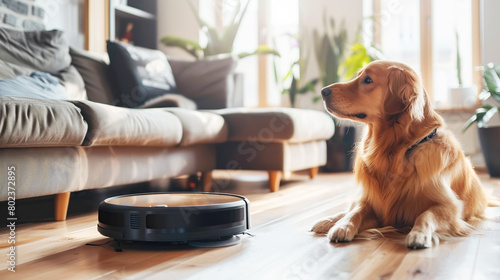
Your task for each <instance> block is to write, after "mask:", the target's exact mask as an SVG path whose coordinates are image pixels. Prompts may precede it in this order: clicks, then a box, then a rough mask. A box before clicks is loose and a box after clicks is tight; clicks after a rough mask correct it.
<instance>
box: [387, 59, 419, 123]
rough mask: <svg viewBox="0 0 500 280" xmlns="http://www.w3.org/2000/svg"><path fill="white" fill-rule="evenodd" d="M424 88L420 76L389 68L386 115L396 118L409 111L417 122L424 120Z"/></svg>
mask: <svg viewBox="0 0 500 280" xmlns="http://www.w3.org/2000/svg"><path fill="white" fill-rule="evenodd" d="M424 94H425V93H424V87H423V86H422V83H421V82H420V80H419V78H418V76H417V75H416V74H415V73H413V71H411V72H409V71H408V70H406V69H403V68H401V67H398V66H391V67H389V77H388V85H387V96H386V98H385V102H384V109H385V113H386V115H389V116H395V115H399V114H401V113H403V112H405V111H407V112H408V113H409V114H410V116H411V117H412V118H413V119H415V120H422V119H423V118H424V106H425V97H424Z"/></svg>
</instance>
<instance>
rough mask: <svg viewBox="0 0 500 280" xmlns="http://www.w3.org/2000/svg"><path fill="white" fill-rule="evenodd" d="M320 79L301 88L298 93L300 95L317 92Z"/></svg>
mask: <svg viewBox="0 0 500 280" xmlns="http://www.w3.org/2000/svg"><path fill="white" fill-rule="evenodd" d="M318 82H319V80H318V79H313V80H311V81H309V82H308V83H306V84H305V85H304V86H303V87H301V88H300V89H299V91H298V93H300V94H306V93H308V92H314V91H315V90H316V85H317V84H318Z"/></svg>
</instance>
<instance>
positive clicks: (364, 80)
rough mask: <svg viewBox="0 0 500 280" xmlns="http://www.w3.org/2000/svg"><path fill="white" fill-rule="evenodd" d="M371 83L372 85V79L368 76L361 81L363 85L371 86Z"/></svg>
mask: <svg viewBox="0 0 500 280" xmlns="http://www.w3.org/2000/svg"><path fill="white" fill-rule="evenodd" d="M371 83H373V81H372V78H370V76H366V77H365V78H364V79H363V84H371Z"/></svg>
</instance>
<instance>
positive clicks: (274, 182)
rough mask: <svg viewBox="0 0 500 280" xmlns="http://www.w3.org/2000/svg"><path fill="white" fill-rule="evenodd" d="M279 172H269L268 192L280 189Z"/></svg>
mask: <svg viewBox="0 0 500 280" xmlns="http://www.w3.org/2000/svg"><path fill="white" fill-rule="evenodd" d="M280 181H281V171H269V190H270V191H271V192H277V191H279V189H280Z"/></svg>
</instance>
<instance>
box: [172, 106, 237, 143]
mask: <svg viewBox="0 0 500 280" xmlns="http://www.w3.org/2000/svg"><path fill="white" fill-rule="evenodd" d="M164 110H165V111H168V112H170V113H172V114H174V115H175V116H176V117H178V118H179V119H180V121H181V123H182V131H183V132H182V141H181V145H182V146H188V145H194V144H202V143H203V144H207V143H221V142H224V141H226V140H227V125H226V123H225V121H224V119H223V118H222V117H221V116H219V115H217V114H214V113H211V112H202V111H193V110H187V109H182V108H168V109H164Z"/></svg>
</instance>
